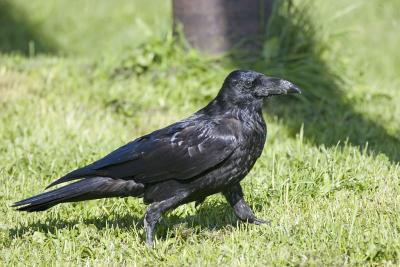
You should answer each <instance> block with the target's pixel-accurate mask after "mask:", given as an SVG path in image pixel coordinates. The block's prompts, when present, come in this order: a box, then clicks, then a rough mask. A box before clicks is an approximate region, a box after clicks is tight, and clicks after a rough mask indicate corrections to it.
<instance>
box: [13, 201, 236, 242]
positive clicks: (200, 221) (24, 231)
mask: <svg viewBox="0 0 400 267" xmlns="http://www.w3.org/2000/svg"><path fill="white" fill-rule="evenodd" d="M111 217H112V218H110V215H102V216H100V217H96V218H86V219H85V218H84V219H82V218H79V219H78V218H76V219H65V218H49V219H46V221H45V222H43V221H33V222H31V223H28V224H24V225H18V226H16V227H14V228H12V229H9V231H8V233H9V237H10V238H11V239H15V238H21V237H23V236H25V235H29V234H33V233H35V232H41V233H47V234H56V233H57V232H59V231H60V230H61V229H70V230H72V229H74V228H75V227H76V226H77V225H81V224H84V225H86V226H89V225H90V226H92V227H93V226H94V227H96V229H97V230H102V229H121V230H124V231H133V230H135V231H139V232H143V231H144V224H143V216H139V215H137V214H135V213H133V214H125V215H122V216H117V215H112V216H111ZM237 224H238V220H237V219H236V217H235V216H234V214H233V211H232V209H231V207H230V206H229V205H228V204H227V203H222V202H221V203H203V204H201V205H200V206H199V207H198V208H197V209H196V211H195V213H194V214H190V215H187V216H184V215H182V214H179V211H177V212H171V213H167V214H165V215H164V216H163V219H162V220H161V221H160V223H159V224H158V225H157V227H156V230H155V236H156V237H157V239H159V240H165V239H167V238H168V236H169V235H171V233H173V229H176V228H177V227H183V228H184V230H183V231H182V232H183V233H185V232H186V233H187V232H190V233H193V232H197V233H198V232H200V231H203V230H206V231H216V230H220V229H223V228H226V227H229V226H231V227H234V226H236V225H237ZM142 238H144V236H143V237H142ZM143 240H144V239H143Z"/></svg>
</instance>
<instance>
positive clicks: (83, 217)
mask: <svg viewBox="0 0 400 267" xmlns="http://www.w3.org/2000/svg"><path fill="white" fill-rule="evenodd" d="M147 2H149V3H150V1H147ZM165 2H166V1H162V2H157V3H154V4H151V6H149V7H148V6H147V3H145V2H144V1H139V2H136V1H135V4H132V3H131V2H130V1H123V0H119V1H118V5H112V4H110V3H111V2H110V3H109V2H108V1H84V4H82V5H78V4H76V3H75V4H73V3H72V4H70V3H69V1H54V3H53V2H52V3H49V2H48V1H31V3H28V2H26V1H22V0H21V1H19V0H18V1H4V0H0V6H2V7H7V8H0V14H7V16H5V15H3V16H0V22H2V24H1V25H7V27H0V51H1V52H2V54H0V137H1V141H0V162H1V164H0V182H1V184H2V186H1V187H0V215H1V216H0V265H4V266H14V265H24V266H25V265H40V266H42V265H45V266H47V265H78V266H79V265H83V264H86V265H100V266H103V265H106V264H107V265H108V264H111V265H129V266H130V265H139V266H142V265H150V266H153V265H166V266H177V265H198V266H203V265H208V266H216V265H222V266H227V265H229V266H238V265H239V266H254V265H255V266H264V265H312V266H321V265H339V266H343V265H362V266H364V265H399V264H400V216H399V210H400V184H399V176H400V166H399V164H398V162H399V160H400V138H399V135H400V119H399V118H400V107H399V105H398V102H399V99H400V90H399V89H400V78H399V76H398V73H400V57H399V56H400V55H399V53H397V50H398V44H399V43H400V35H398V34H395V33H397V32H399V31H400V19H399V18H400V16H399V15H400V14H399V12H400V11H399V10H400V4H399V2H398V1H395V0H393V1H385V3H383V2H382V1H380V0H370V1H362V0H357V1H352V3H351V5H349V2H348V1H345V0H340V1H333V0H331V1H309V3H308V5H307V4H304V3H302V2H303V1H295V2H294V5H293V6H292V8H288V5H287V4H285V3H283V4H281V5H278V7H277V8H276V10H275V11H274V15H273V17H272V20H271V23H270V29H269V31H268V40H267V42H266V43H265V45H264V48H265V49H264V50H263V52H262V54H261V55H260V57H259V60H257V61H256V62H249V61H244V60H243V59H242V60H239V59H238V58H237V57H226V58H204V57H203V56H201V55H198V54H197V53H196V52H194V51H191V50H187V49H186V48H185V45H184V44H183V43H182V42H181V41H180V40H176V39H175V38H173V37H172V36H171V35H170V34H168V25H169V24H168V23H170V19H168V14H169V12H170V10H169V9H170V7H169V5H167V4H165ZM96 3H98V4H97V5H96ZM152 3H153V2H152ZM161 3H163V4H161ZM161 5H162V6H161ZM94 6H96V8H95V7H94ZM311 7H312V8H311ZM92 8H93V10H96V11H93V10H92ZM77 10H78V11H77ZM138 10H140V12H139V11H138ZM6 11H7V12H6ZM21 12H22V13H21ZM77 13H79V16H77V15H76V14H77ZM21 14H24V16H21ZM50 15H51V16H50ZM135 16H136V17H135ZM132 17H134V18H132ZM136 19H137V20H138V21H141V22H139V24H140V25H142V26H141V27H142V28H140V30H138V29H137V28H136V27H132V26H131V24H129V23H130V22H131V21H136ZM4 21H6V22H7V24H4ZM134 23H137V22H134ZM100 28H104V30H105V33H104V34H103V33H100V31H99V29H100ZM115 28H121V31H115V30H114V29H115ZM15 29H18V31H17V30H15ZM143 29H147V30H143ZM146 32H147V33H146ZM10 36H14V37H12V38H11V37H10ZM2 38H3V39H2ZM4 40H7V42H6V41H4ZM29 41H33V43H34V45H33V46H34V48H32V42H31V45H30V46H29ZM29 47H31V50H29ZM32 49H33V50H34V51H32ZM235 68H254V69H256V70H258V71H262V72H264V73H267V74H270V75H278V76H282V77H284V78H287V79H290V80H293V81H295V82H296V83H298V84H299V85H300V86H301V87H302V88H303V91H304V94H303V95H302V96H301V97H293V98H290V97H281V98H276V99H271V101H269V102H268V103H267V104H266V105H265V118H266V120H267V122H268V130H269V133H268V139H267V144H266V148H265V150H264V153H263V155H262V156H261V158H260V159H259V160H258V162H257V164H256V165H255V167H254V169H253V170H252V171H251V173H250V174H249V175H248V177H247V178H246V179H245V180H244V182H243V186H244V190H245V194H246V198H247V200H248V202H249V203H250V204H251V206H252V207H253V209H254V210H255V212H256V214H257V216H259V217H261V218H266V219H270V220H271V221H272V223H271V224H270V225H266V226H253V225H246V224H241V223H238V222H237V220H236V219H235V217H234V215H233V213H232V211H231V209H230V207H229V206H228V205H227V204H226V202H225V201H224V200H223V198H222V197H221V196H219V195H216V196H213V197H210V198H208V199H207V200H206V202H205V203H204V204H202V205H201V206H200V207H199V208H197V209H195V207H194V204H188V205H185V206H183V207H180V208H178V209H177V210H176V211H174V212H171V213H169V214H168V215H167V216H165V217H164V220H163V221H162V222H161V223H160V225H159V227H158V228H157V234H156V242H155V248H154V249H149V248H147V247H146V246H145V244H144V240H143V234H144V231H143V223H142V216H143V214H144V211H145V209H146V206H145V205H143V204H142V201H141V200H138V199H108V200H96V201H89V202H85V203H74V204H63V205H59V206H56V207H55V208H53V209H51V210H49V211H47V212H43V213H37V214H26V213H18V212H15V211H14V210H13V209H12V208H10V205H11V204H12V203H13V202H14V201H16V200H20V199H22V198H25V197H27V196H31V195H33V194H37V193H39V192H41V191H43V189H44V187H45V186H46V185H47V184H48V183H49V182H50V181H52V180H54V179H56V178H58V177H60V176H61V175H63V174H65V173H66V172H68V171H70V170H72V169H74V168H76V167H77V166H82V165H84V164H87V163H90V162H91V161H93V160H95V159H98V158H99V157H101V156H103V155H105V154H106V153H108V152H109V151H111V150H112V149H114V148H116V147H118V146H120V145H122V144H124V143H126V142H128V141H129V140H131V139H133V138H135V137H138V136H140V135H143V134H145V133H148V132H150V131H152V130H154V129H157V128H159V127H162V126H165V125H168V124H169V123H172V122H174V121H176V120H178V119H180V118H183V117H185V116H187V115H189V114H191V113H192V112H194V111H196V110H197V109H199V108H201V107H202V106H203V105H204V104H205V103H207V101H209V100H210V99H211V98H212V97H213V96H214V95H215V94H216V93H217V91H218V89H219V87H220V85H221V83H222V80H223V78H224V77H225V75H226V74H227V73H228V72H229V71H231V70H232V69H235Z"/></svg>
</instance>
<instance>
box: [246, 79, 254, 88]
mask: <svg viewBox="0 0 400 267" xmlns="http://www.w3.org/2000/svg"><path fill="white" fill-rule="evenodd" d="M252 85H253V82H252V81H250V80H246V81H244V86H245V87H246V88H250V87H251V86H252Z"/></svg>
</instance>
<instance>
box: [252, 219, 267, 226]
mask: <svg viewBox="0 0 400 267" xmlns="http://www.w3.org/2000/svg"><path fill="white" fill-rule="evenodd" d="M249 223H253V224H255V225H261V224H270V223H271V221H270V220H263V219H258V218H254V219H253V220H252V221H249Z"/></svg>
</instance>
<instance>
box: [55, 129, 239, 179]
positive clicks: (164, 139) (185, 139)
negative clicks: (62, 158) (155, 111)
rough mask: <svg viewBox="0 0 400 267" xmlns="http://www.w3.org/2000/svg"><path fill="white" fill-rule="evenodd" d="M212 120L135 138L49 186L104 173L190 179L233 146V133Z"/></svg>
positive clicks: (112, 176)
mask: <svg viewBox="0 0 400 267" xmlns="http://www.w3.org/2000/svg"><path fill="white" fill-rule="evenodd" d="M226 126H227V125H224V127H222V125H221V124H219V123H215V122H204V123H185V124H175V125H172V126H169V127H167V128H164V129H161V130H158V131H155V132H153V133H151V134H149V135H146V136H143V137H141V138H138V139H136V140H134V141H132V142H130V143H128V144H126V145H125V146H122V147H120V148H118V149H117V150H115V151H113V152H111V153H110V154H108V155H107V156H105V157H104V158H102V159H100V160H99V161H96V162H94V163H92V164H90V165H88V166H86V167H83V168H81V169H78V170H75V171H73V172H71V173H69V174H67V175H66V176H64V177H62V178H60V179H58V180H57V181H55V182H53V183H52V184H51V185H49V187H50V186H53V185H56V184H59V183H63V182H67V181H71V180H74V179H79V178H84V177H91V176H103V177H111V178H115V179H133V180H135V181H136V182H140V183H154V182H159V181H163V180H169V179H178V180H184V179H190V178H193V177H195V176H197V175H199V174H201V173H203V172H205V171H207V170H208V169H210V168H213V167H214V166H216V165H218V164H219V163H221V162H223V161H224V160H225V159H227V158H228V157H229V156H230V155H231V154H232V152H233V151H234V150H235V149H236V146H237V140H236V137H235V133H234V132H231V131H229V130H227V129H232V128H230V127H226Z"/></svg>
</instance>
